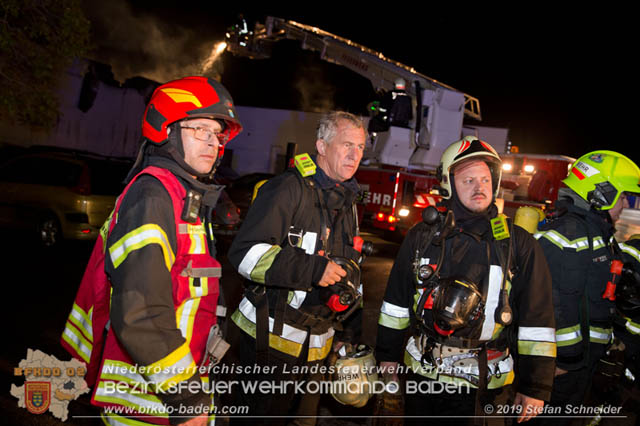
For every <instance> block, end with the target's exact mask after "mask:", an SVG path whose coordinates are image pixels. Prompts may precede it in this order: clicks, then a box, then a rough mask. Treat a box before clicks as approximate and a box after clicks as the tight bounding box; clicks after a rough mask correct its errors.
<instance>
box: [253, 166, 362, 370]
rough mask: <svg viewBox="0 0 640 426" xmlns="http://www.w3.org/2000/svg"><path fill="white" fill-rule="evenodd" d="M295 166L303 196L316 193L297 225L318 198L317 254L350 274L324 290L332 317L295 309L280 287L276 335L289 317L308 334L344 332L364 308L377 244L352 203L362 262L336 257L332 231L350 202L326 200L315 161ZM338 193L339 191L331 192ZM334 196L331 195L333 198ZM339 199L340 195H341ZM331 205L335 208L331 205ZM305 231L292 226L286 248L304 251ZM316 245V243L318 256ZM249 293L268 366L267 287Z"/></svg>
mask: <svg viewBox="0 0 640 426" xmlns="http://www.w3.org/2000/svg"><path fill="white" fill-rule="evenodd" d="M294 164H295V166H296V169H297V172H296V171H295V170H292V171H291V172H290V173H294V174H295V175H296V176H297V177H298V179H299V181H300V182H301V185H302V187H303V193H304V192H306V193H307V194H308V193H312V194H313V195H312V196H303V197H302V203H301V205H299V206H297V209H296V213H295V214H294V220H293V223H297V222H299V218H300V216H301V215H302V214H305V212H308V211H309V210H310V209H311V208H312V207H311V206H310V205H309V204H310V203H309V201H310V200H312V199H314V198H315V199H316V200H315V201H316V203H317V204H316V203H314V204H316V206H318V207H320V210H321V211H322V217H323V219H322V228H321V234H320V244H321V248H320V249H319V250H318V251H317V254H319V255H322V256H326V257H327V258H329V259H330V260H332V261H333V262H335V263H337V264H338V265H340V267H342V268H343V269H344V270H345V272H346V273H347V275H346V276H345V277H343V278H342V279H341V280H340V281H339V282H336V283H335V284H333V285H331V286H328V287H326V288H322V289H321V290H322V291H323V293H324V297H323V303H324V305H325V306H326V307H327V308H328V309H329V310H330V312H331V314H330V315H329V316H323V315H316V314H314V313H310V312H302V311H300V310H299V309H295V308H293V307H291V306H290V305H288V304H287V297H288V294H289V289H288V288H276V290H277V297H276V303H275V309H274V318H273V319H274V323H273V330H272V331H271V332H272V333H273V334H274V335H282V332H283V327H284V322H285V317H286V319H287V321H288V322H290V323H292V324H294V325H295V326H297V327H302V328H305V329H307V331H308V335H310V334H311V331H312V330H313V329H316V328H321V327H325V326H326V325H329V324H330V325H331V326H332V327H333V328H334V329H336V330H342V324H341V323H342V322H344V321H345V320H346V319H347V318H349V317H350V316H351V314H353V312H354V311H355V310H356V309H357V308H358V307H359V306H360V305H361V301H362V294H361V292H360V290H359V287H360V277H361V272H360V264H361V263H362V262H363V261H364V260H365V258H366V256H370V255H371V254H372V253H373V244H372V243H371V242H369V241H364V240H363V239H362V237H360V235H359V234H360V228H359V225H358V212H357V208H356V205H355V203H353V202H351V203H350V204H351V209H350V210H351V212H352V216H353V220H354V223H355V235H353V234H352V233H351V230H348V239H349V240H351V243H352V246H353V249H354V251H356V252H358V253H360V256H359V258H358V261H355V260H353V259H351V258H348V257H344V256H337V255H332V253H331V247H330V246H331V244H330V243H329V240H330V235H331V230H332V229H335V228H336V225H337V224H338V223H339V222H340V221H341V220H342V219H343V218H344V216H345V215H346V214H347V212H348V210H349V208H347V206H346V204H347V203H348V202H349V200H347V199H344V200H333V201H332V200H331V199H329V200H325V196H324V191H323V190H322V188H320V186H319V185H318V184H317V183H316V182H315V181H314V179H313V175H314V174H315V172H316V171H315V164H314V163H313V161H312V160H311V158H310V157H309V155H308V154H300V155H298V156H296V157H295V159H294ZM331 192H335V191H331ZM331 196H332V194H330V195H329V197H331ZM338 198H339V194H338ZM334 203H335V204H340V208H339V209H336V210H338V211H337V213H336V215H335V217H334V218H333V220H330V208H331V205H332V204H334ZM330 204H331V205H330ZM304 233H305V230H304V229H302V228H297V227H295V226H291V227H290V229H289V232H288V234H287V237H286V239H285V241H284V242H283V243H282V244H283V245H287V244H288V245H290V246H292V247H298V248H302V247H301V246H302V244H303V235H304ZM315 246H316V243H315V242H314V250H313V251H314V253H316V251H315ZM248 287H249V290H250V291H248V292H246V293H245V295H246V296H247V298H248V299H249V300H250V301H251V303H253V304H254V306H256V311H257V312H256V350H257V361H258V362H262V363H263V364H266V362H267V360H268V349H269V343H268V339H269V337H268V336H269V329H268V325H269V302H268V298H267V294H266V290H267V288H266V286H264V285H257V284H255V283H250V285H249V286H248Z"/></svg>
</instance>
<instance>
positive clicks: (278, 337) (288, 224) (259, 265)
mask: <svg viewBox="0 0 640 426" xmlns="http://www.w3.org/2000/svg"><path fill="white" fill-rule="evenodd" d="M366 137H367V133H366V130H365V128H364V124H363V122H362V121H361V120H360V118H358V117H357V116H355V115H353V114H350V113H347V112H343V111H336V112H332V113H329V114H327V115H326V116H323V117H322V118H321V119H320V121H319V124H318V129H317V134H316V149H317V155H315V156H309V155H306V154H301V155H299V156H297V157H296V167H292V168H290V169H289V170H287V171H285V172H284V173H282V174H281V175H279V176H276V177H274V178H273V179H270V180H269V181H268V182H267V183H265V184H264V185H262V186H261V187H260V189H259V191H258V193H257V196H256V199H255V201H254V202H253V204H252V205H251V208H250V209H249V211H248V213H247V217H246V218H245V220H244V222H243V224H242V227H241V228H240V230H239V231H238V234H237V235H236V237H235V239H234V241H233V244H232V245H231V248H230V249H229V260H230V262H231V264H232V265H233V266H235V267H236V268H238V272H239V273H240V274H241V275H242V276H244V277H245V278H246V279H247V281H246V284H245V292H244V297H243V299H242V301H241V302H240V305H239V307H238V309H237V310H236V311H235V312H234V314H233V315H232V316H231V319H232V321H231V322H230V323H229V343H230V344H231V350H230V351H229V353H228V354H227V355H226V356H225V360H224V361H225V363H226V364H229V365H231V364H235V365H236V366H242V367H243V368H244V367H248V368H249V370H250V371H251V373H250V374H236V375H233V376H232V377H230V379H232V380H238V381H240V382H242V383H243V384H244V385H242V386H238V387H237V388H234V392H232V394H231V395H230V397H231V401H230V402H229V405H236V406H248V407H249V410H250V411H249V413H248V415H249V417H247V418H246V419H242V418H234V419H232V424H234V423H235V424H240V423H248V424H252V423H255V416H260V417H265V416H266V417H269V422H270V424H272V423H273V424H286V423H287V422H288V421H291V419H292V417H306V418H298V419H297V420H296V422H297V424H300V423H302V422H304V423H305V424H314V423H315V419H314V416H315V415H316V413H317V406H318V402H319V399H320V394H321V393H322V392H314V390H313V388H312V387H311V385H313V384H317V383H318V382H319V381H321V380H322V376H323V374H322V372H323V371H325V370H324V369H323V368H322V366H323V365H324V362H325V360H326V358H327V356H328V355H329V353H330V352H331V349H332V347H334V348H335V349H337V346H338V345H337V343H336V344H334V340H335V341H336V342H337V341H343V342H354V343H355V340H356V339H357V337H358V336H357V334H358V333H359V328H360V327H359V326H358V323H359V321H360V316H359V310H358V308H359V307H360V305H361V302H362V289H361V286H360V267H359V262H360V261H361V260H362V254H361V248H360V246H361V245H362V244H358V241H360V240H359V239H360V237H359V235H358V234H359V231H358V225H357V211H356V207H355V202H356V198H357V195H358V192H359V187H358V184H357V182H356V180H355V178H354V174H355V172H356V170H357V169H358V166H359V164H360V160H361V159H362V155H363V152H364V148H365V141H366ZM254 367H256V368H254ZM245 371H246V370H245ZM258 382H259V383H263V384H266V383H270V384H274V385H277V386H275V387H273V388H268V389H266V390H264V391H261V392H256V391H250V390H248V386H250V384H251V383H258ZM284 383H290V384H291V383H297V384H300V385H305V384H309V385H310V386H309V387H306V386H303V387H302V388H300V387H297V388H292V387H281V386H279V385H281V384H284Z"/></svg>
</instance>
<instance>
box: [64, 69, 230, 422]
mask: <svg viewBox="0 0 640 426" xmlns="http://www.w3.org/2000/svg"><path fill="white" fill-rule="evenodd" d="M241 130H242V126H241V125H240V122H239V121H238V118H237V115H236V112H235V108H234V104H233V101H232V99H231V96H230V95H229V93H228V92H227V90H226V89H225V88H224V87H223V86H222V85H221V84H220V83H218V82H217V81H215V80H212V79H208V78H205V77H185V78H182V79H178V80H174V81H171V82H168V83H166V84H163V85H161V86H159V87H158V88H157V89H156V90H155V91H154V93H153V95H152V96H151V100H150V101H149V104H148V105H147V108H146V111H145V113H144V118H143V126H142V135H143V144H142V147H141V148H140V153H139V155H138V159H137V161H136V163H135V165H134V167H133V168H132V171H131V172H130V173H129V176H128V178H127V180H128V184H127V187H126V188H125V190H124V192H123V193H122V194H121V195H120V197H118V201H117V203H116V207H115V209H114V212H113V213H112V215H111V217H110V219H109V220H108V221H107V223H105V225H104V226H103V229H102V231H101V236H100V238H99V239H98V241H97V243H96V246H95V248H94V251H93V253H92V255H91V258H90V261H89V265H88V267H87V269H86V271H85V275H84V277H83V280H82V282H81V285H80V289H79V291H78V295H77V297H76V300H75V303H74V305H73V308H72V312H71V314H70V316H69V320H68V321H67V324H66V328H65V331H64V334H63V337H62V344H63V345H64V346H65V348H66V349H67V350H69V351H70V352H71V353H72V354H73V355H74V356H75V357H77V358H78V359H81V360H83V361H84V362H86V363H87V364H88V374H87V378H86V379H87V381H88V382H89V385H90V386H92V385H94V384H95V386H94V393H93V396H92V403H93V404H94V405H98V406H100V407H103V408H105V411H104V412H103V420H104V421H105V423H106V424H118V425H121V424H136V425H137V424H147V423H150V424H189V425H191V424H206V423H207V421H208V419H209V415H210V414H211V395H210V394H209V393H208V392H207V391H208V389H207V388H206V385H205V384H204V383H203V381H206V380H207V377H206V372H205V371H204V370H206V366H207V364H208V362H209V359H210V357H209V356H208V354H207V351H206V349H207V346H208V345H207V343H208V341H211V340H212V339H211V336H215V335H216V333H215V331H216V327H215V325H216V308H217V304H218V303H217V302H218V295H219V286H218V279H219V277H220V264H219V263H218V261H217V260H216V259H215V254H216V252H215V245H214V236H213V234H212V228H211V222H210V221H211V220H212V211H213V208H214V206H215V204H216V200H217V198H218V196H219V194H220V191H221V189H222V188H221V187H219V186H215V185H209V184H204V183H202V182H201V181H199V180H198V179H199V178H205V177H207V176H210V175H211V174H212V173H213V171H214V170H215V167H216V165H217V163H218V162H219V161H220V157H221V156H222V153H223V150H224V146H225V144H226V143H227V142H228V141H229V140H231V139H233V138H234V137H235V136H236V135H237V134H238V133H239V132H240V131H241ZM203 367H204V368H203ZM185 413H187V416H185ZM188 416H193V417H192V418H189V417H188Z"/></svg>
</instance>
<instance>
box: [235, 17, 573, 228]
mask: <svg viewBox="0 0 640 426" xmlns="http://www.w3.org/2000/svg"><path fill="white" fill-rule="evenodd" d="M285 39H290V40H297V41H299V42H300V43H301V47H302V49H306V50H311V51H316V52H318V53H319V54H320V58H321V59H323V60H325V61H328V62H331V63H335V64H338V65H342V66H345V67H347V68H348V69H350V70H352V71H354V72H356V73H358V74H360V75H362V76H364V77H365V78H367V79H368V80H369V81H370V82H371V84H372V85H373V87H374V89H375V90H376V91H377V92H378V93H379V94H380V98H379V99H377V100H374V101H373V102H372V103H371V104H370V105H371V114H372V116H371V117H370V119H369V133H370V140H369V141H367V148H366V150H365V154H364V157H363V161H362V164H361V166H360V168H359V170H358V172H357V174H356V178H357V180H358V182H359V183H360V185H361V187H362V188H363V189H364V194H365V195H364V197H363V200H362V203H361V205H360V212H361V215H362V217H364V219H365V223H370V224H371V225H372V226H373V227H375V228H378V229H382V230H385V231H392V232H399V233H400V234H404V233H406V231H407V230H408V229H409V228H411V226H413V225H414V224H415V223H417V222H418V221H420V220H421V213H422V210H423V209H424V208H425V207H427V206H429V205H436V204H437V203H438V202H439V201H440V200H441V197H440V196H439V195H438V194H437V192H436V191H434V186H436V185H437V183H438V181H437V179H436V176H435V170H436V168H437V166H438V164H439V161H440V157H441V155H442V152H443V151H444V149H446V147H447V146H449V144H450V143H452V142H454V141H456V140H459V139H460V138H461V137H462V136H463V135H470V134H471V135H476V136H478V137H479V138H480V139H483V140H486V141H487V142H489V143H491V145H493V147H494V148H495V149H496V150H497V151H498V152H506V150H507V134H506V133H507V129H501V130H503V131H504V134H503V135H502V136H500V137H497V138H486V137H485V135H484V134H483V132H484V131H485V130H486V129H489V128H482V127H480V126H469V125H466V126H465V125H463V119H464V118H470V119H474V120H478V121H479V120H481V119H482V117H481V114H480V103H479V101H478V99H476V98H474V97H473V96H471V95H468V94H466V93H463V92H461V91H459V90H456V89H454V88H453V87H451V86H448V85H446V84H444V83H442V82H440V81H437V80H435V79H433V78H430V77H427V76H426V75H424V74H421V73H419V72H417V71H416V70H415V69H414V68H412V67H409V66H407V65H404V64H401V63H399V62H396V61H393V60H391V59H389V58H386V57H385V56H384V55H383V54H382V53H380V52H376V51H373V50H371V49H369V48H367V47H364V46H362V45H360V44H357V43H355V42H353V41H351V40H347V39H345V38H342V37H340V36H337V35H334V34H331V33H328V32H326V31H323V30H321V29H319V28H316V27H312V26H308V25H304V24H300V23H297V22H294V21H288V20H284V19H281V18H276V17H267V18H266V20H265V22H264V24H261V23H256V24H255V27H254V30H253V31H249V30H248V26H247V25H244V24H243V25H239V26H235V27H233V28H231V29H230V31H229V32H228V33H227V43H228V45H227V48H228V50H229V51H230V52H231V53H233V54H235V55H239V56H244V57H249V58H253V59H264V58H268V57H270V55H271V51H272V47H273V44H274V43H276V42H278V41H280V40H285ZM398 79H402V80H404V82H406V86H405V89H404V91H403V92H402V93H400V94H401V95H403V96H405V99H404V100H405V101H406V100H407V99H406V97H408V98H409V99H410V103H407V105H410V108H411V110H412V111H411V114H410V116H411V118H410V119H409V120H405V121H403V122H402V123H397V122H394V121H393V118H392V117H391V118H390V117H388V116H387V115H388V110H389V108H390V107H391V106H390V105H388V104H386V105H382V103H383V102H382V101H383V100H384V99H389V98H391V99H392V100H393V98H394V97H393V96H391V97H389V96H387V95H389V94H393V93H395V91H396V90H397V87H396V85H395V83H396V82H397V81H398ZM385 114H387V115H385ZM505 158H506V160H505V171H504V177H503V185H502V188H501V199H500V200H498V203H499V207H502V206H504V209H505V212H506V213H507V214H511V215H512V214H514V213H515V210H516V209H517V207H519V206H521V205H535V206H540V207H546V206H547V205H548V204H550V203H552V202H553V201H554V200H555V199H556V198H557V193H558V187H559V185H560V181H561V180H562V179H564V178H565V177H566V175H567V170H568V165H570V164H571V163H572V162H573V159H572V158H570V157H563V156H542V155H525V154H508V155H506V156H505ZM509 167H510V168H509ZM502 199H503V200H504V204H502Z"/></svg>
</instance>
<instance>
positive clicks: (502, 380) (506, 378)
mask: <svg viewBox="0 0 640 426" xmlns="http://www.w3.org/2000/svg"><path fill="white" fill-rule="evenodd" d="M404 363H405V365H407V366H408V367H409V368H411V369H412V370H413V372H414V373H416V374H419V375H421V376H424V377H427V378H429V379H432V380H437V381H439V382H442V383H454V384H457V385H459V386H469V387H470V388H473V389H477V386H476V385H474V384H473V383H471V382H470V381H468V380H465V379H464V378H462V377H456V376H449V375H446V374H438V369H437V368H436V367H434V368H429V369H427V368H424V367H423V366H422V363H421V362H420V361H419V360H417V359H415V358H414V357H413V354H411V353H409V350H408V348H407V350H406V351H405V353H404ZM474 377H477V376H474ZM515 377H516V376H515V373H514V371H513V369H511V370H510V371H508V372H506V371H505V372H503V373H502V374H500V377H497V376H491V378H490V379H489V383H487V389H499V388H501V387H504V386H507V385H510V384H512V383H513V381H514V379H515Z"/></svg>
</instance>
